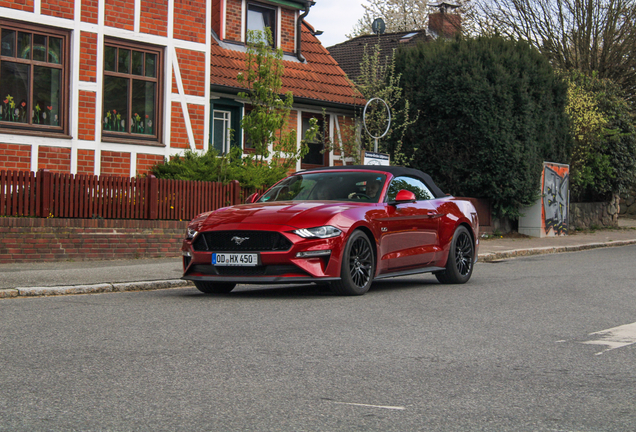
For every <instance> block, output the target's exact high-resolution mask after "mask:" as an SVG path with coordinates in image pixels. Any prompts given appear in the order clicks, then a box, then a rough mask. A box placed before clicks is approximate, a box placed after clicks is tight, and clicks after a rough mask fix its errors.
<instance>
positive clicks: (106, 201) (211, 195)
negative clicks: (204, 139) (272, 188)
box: [0, 170, 261, 220]
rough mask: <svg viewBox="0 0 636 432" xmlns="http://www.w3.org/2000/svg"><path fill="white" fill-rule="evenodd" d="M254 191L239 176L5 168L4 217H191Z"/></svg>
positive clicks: (0, 178)
mask: <svg viewBox="0 0 636 432" xmlns="http://www.w3.org/2000/svg"><path fill="white" fill-rule="evenodd" d="M252 192H254V191H252V190H246V189H243V188H241V186H240V184H239V182H238V181H236V180H234V181H232V182H230V183H228V184H222V183H214V182H201V181H186V180H165V179H158V178H156V177H154V176H149V177H146V178H126V177H116V176H93V175H81V174H78V175H73V174H59V173H51V172H49V171H46V170H40V171H38V172H37V173H35V172H27V171H0V216H14V217H15V216H22V217H41V218H47V217H56V218H83V219H90V218H103V219H151V220H157V219H159V220H190V219H192V218H194V217H195V216H196V215H198V214H200V213H203V212H206V211H210V210H216V209H218V208H221V207H225V206H228V205H234V204H239V203H241V202H244V200H245V198H246V197H247V195H248V194H249V193H252ZM258 192H261V191H260V190H259V191H258Z"/></svg>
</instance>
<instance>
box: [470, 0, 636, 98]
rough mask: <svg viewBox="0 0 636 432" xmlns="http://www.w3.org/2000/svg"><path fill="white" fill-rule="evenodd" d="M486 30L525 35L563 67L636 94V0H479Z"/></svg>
mask: <svg viewBox="0 0 636 432" xmlns="http://www.w3.org/2000/svg"><path fill="white" fill-rule="evenodd" d="M476 9H478V10H479V14H477V15H475V17H474V18H475V19H476V20H478V21H479V23H480V26H481V28H482V30H483V31H486V32H488V31H496V32H498V33H500V34H502V35H505V36H510V37H514V38H516V39H523V40H526V41H528V42H530V43H531V44H532V45H533V46H535V47H536V48H537V49H539V50H540V51H541V52H542V53H543V54H545V55H546V56H547V57H548V59H549V60H550V61H551V62H552V64H553V66H554V67H555V68H557V69H563V70H572V69H577V70H580V71H582V72H583V73H584V74H587V75H590V74H591V72H592V71H596V72H597V73H598V77H599V78H609V79H611V80H613V81H614V82H616V83H617V84H619V85H620V86H621V87H622V88H623V89H624V90H625V91H626V94H627V97H628V98H630V99H632V100H633V99H634V98H636V56H634V55H633V52H634V51H635V50H636V3H635V1H634V0H580V1H579V0H577V1H575V0H477V1H476Z"/></svg>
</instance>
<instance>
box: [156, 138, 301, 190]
mask: <svg viewBox="0 0 636 432" xmlns="http://www.w3.org/2000/svg"><path fill="white" fill-rule="evenodd" d="M291 168H292V167H290V166H289V161H285V160H274V161H272V162H270V163H269V164H268V163H266V162H260V161H259V160H257V159H256V158H254V157H253V156H251V155H246V156H244V157H242V150H241V149H240V148H238V147H234V148H232V150H231V151H230V153H228V154H227V155H224V156H221V157H219V155H218V153H217V151H216V150H215V149H210V150H208V152H207V153H202V154H201V153H198V152H193V151H192V150H186V151H185V152H184V154H183V156H179V155H177V156H174V157H172V158H170V159H166V160H164V162H163V163H162V164H157V165H155V166H153V167H152V168H151V169H150V173H151V174H152V175H154V176H156V177H157V178H165V179H174V180H199V181H211V182H223V183H227V182H229V181H231V180H238V181H239V183H240V184H241V186H243V187H253V188H262V187H269V186H271V185H273V184H274V183H276V182H277V181H278V180H280V179H282V178H284V177H286V176H287V174H288V172H289V170H290V169H291Z"/></svg>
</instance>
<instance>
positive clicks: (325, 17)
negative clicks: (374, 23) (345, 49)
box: [307, 0, 364, 47]
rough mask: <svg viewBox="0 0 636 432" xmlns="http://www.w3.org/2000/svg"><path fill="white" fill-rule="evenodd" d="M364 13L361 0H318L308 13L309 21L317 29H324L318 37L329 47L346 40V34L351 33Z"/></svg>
mask: <svg viewBox="0 0 636 432" xmlns="http://www.w3.org/2000/svg"><path fill="white" fill-rule="evenodd" d="M363 14H364V9H362V1H361V0H316V5H315V6H313V7H312V8H311V10H310V11H309V15H307V22H308V23H309V24H311V25H312V26H314V28H315V29H316V30H322V31H324V33H323V34H322V35H321V36H318V39H320V42H321V43H322V45H323V46H325V47H328V46H332V45H335V44H337V43H340V42H344V41H346V40H347V38H346V37H345V34H347V33H351V29H353V26H354V24H355V23H357V22H358V19H360V18H362V15H363Z"/></svg>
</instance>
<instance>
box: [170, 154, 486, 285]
mask: <svg viewBox="0 0 636 432" xmlns="http://www.w3.org/2000/svg"><path fill="white" fill-rule="evenodd" d="M478 246H479V221H478V218H477V212H476V210H475V208H474V207H473V205H472V203H471V202H470V201H467V200H462V199H459V198H454V197H452V196H448V195H445V194H444V193H443V192H442V191H441V190H440V189H439V188H438V187H437V186H436V185H435V183H433V180H432V179H431V177H430V176H429V175H427V174H424V173H423V172H421V171H418V170H415V169H411V168H403V167H382V166H345V167H329V168H319V169H313V170H307V171H301V172H297V173H295V174H293V175H291V176H289V177H287V178H285V179H283V180H281V181H280V182H278V183H277V184H275V185H274V186H272V187H271V188H270V189H269V190H268V191H267V192H265V193H264V194H263V195H262V196H258V195H256V194H254V195H251V196H250V197H249V198H248V199H247V203H246V204H242V205H236V206H232V207H225V208H221V209H218V210H216V211H213V212H208V213H204V214H201V215H199V216H197V217H196V218H195V219H194V220H193V221H192V222H190V224H189V226H188V229H187V234H186V238H185V240H184V241H183V247H182V252H183V268H184V275H183V279H187V280H191V281H193V282H194V284H195V286H196V287H197V288H198V289H199V290H200V291H202V292H204V293H208V294H209V293H227V292H230V291H231V290H232V289H233V288H234V287H235V285H236V284H239V283H240V284H266V283H276V284H278V283H311V282H314V283H329V284H330V286H331V289H332V291H334V292H335V293H336V294H340V295H361V294H364V293H365V292H367V291H368V290H369V287H370V286H371V283H372V282H373V281H374V280H377V279H383V278H389V277H395V276H403V275H412V274H415V273H424V272H432V273H433V274H434V275H435V276H436V277H437V279H438V280H439V281H440V282H441V283H450V284H457V283H465V282H467V281H468V280H469V279H470V276H471V275H472V272H473V267H474V264H475V262H476V261H477V250H478Z"/></svg>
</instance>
